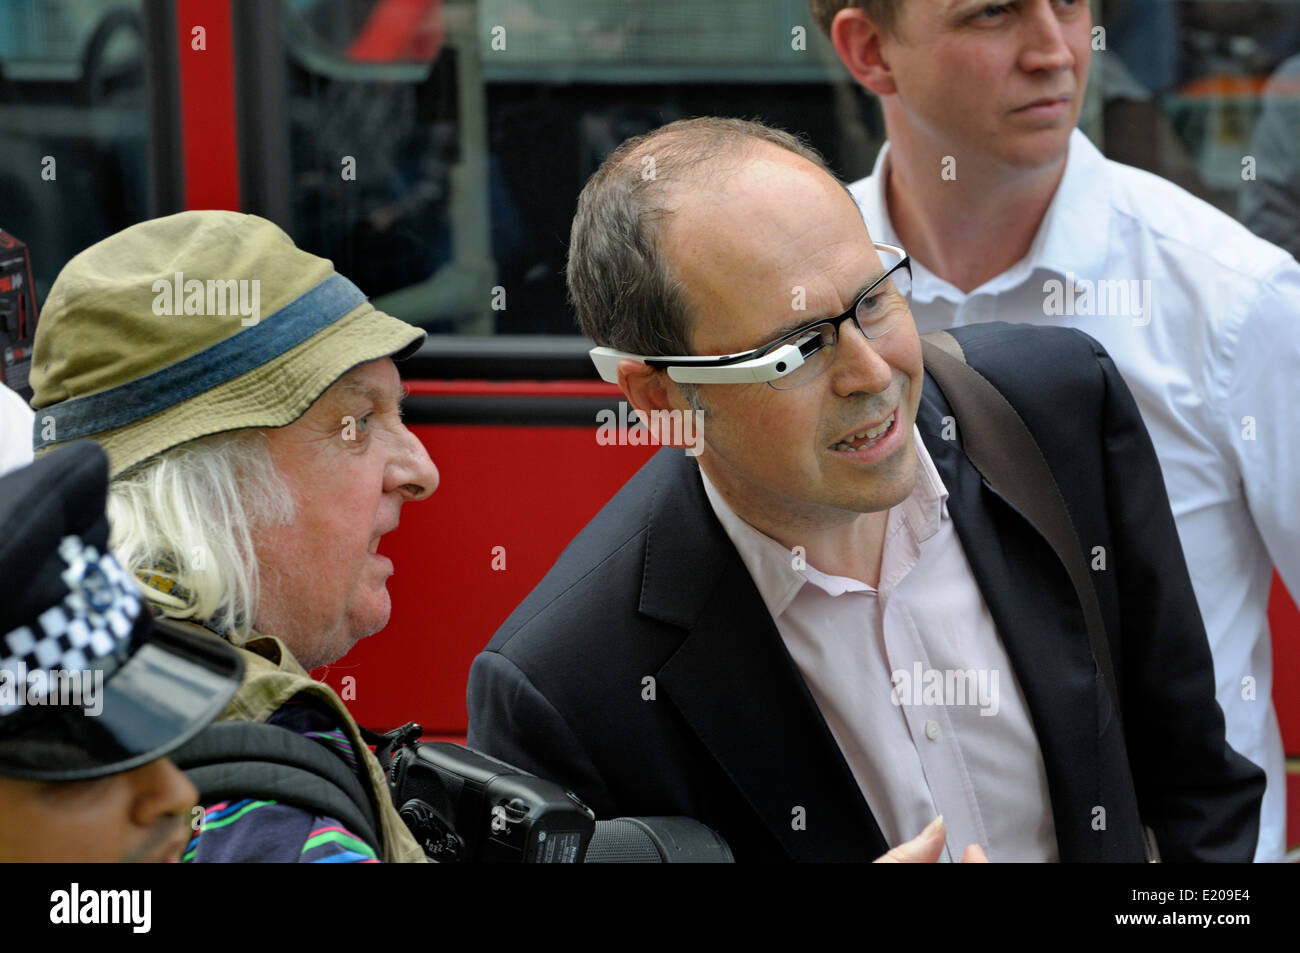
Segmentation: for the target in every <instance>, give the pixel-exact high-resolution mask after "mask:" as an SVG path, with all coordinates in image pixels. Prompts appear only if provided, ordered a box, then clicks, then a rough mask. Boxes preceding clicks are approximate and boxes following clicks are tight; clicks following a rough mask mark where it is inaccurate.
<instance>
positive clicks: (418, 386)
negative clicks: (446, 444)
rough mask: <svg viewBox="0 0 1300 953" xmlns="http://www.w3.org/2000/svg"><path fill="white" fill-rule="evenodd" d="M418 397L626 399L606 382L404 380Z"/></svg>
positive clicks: (409, 390)
mask: <svg viewBox="0 0 1300 953" xmlns="http://www.w3.org/2000/svg"><path fill="white" fill-rule="evenodd" d="M403 384H404V385H405V386H406V390H407V392H408V393H410V394H413V395H416V396H423V397H428V396H442V395H444V394H450V395H453V396H456V397H518V396H523V397H613V398H618V397H621V396H622V391H620V390H619V389H618V387H617V386H615V385H614V384H607V383H605V382H604V381H471V380H465V381H403Z"/></svg>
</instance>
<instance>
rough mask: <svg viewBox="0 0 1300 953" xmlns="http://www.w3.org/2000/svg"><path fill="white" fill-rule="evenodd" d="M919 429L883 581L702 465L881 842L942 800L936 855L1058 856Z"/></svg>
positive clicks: (1016, 704) (1039, 778) (1033, 759)
mask: <svg viewBox="0 0 1300 953" xmlns="http://www.w3.org/2000/svg"><path fill="white" fill-rule="evenodd" d="M914 438H915V445H916V455H917V459H918V461H919V464H920V466H919V467H918V468H917V478H916V485H915V487H914V488H913V490H912V493H911V494H910V495H909V496H908V497H907V499H905V500H904V501H903V502H902V503H900V504H898V505H897V506H895V507H894V508H893V509H891V510H890V511H889V518H888V521H887V523H886V527H885V543H884V551H883V554H882V561H881V567H880V584H879V586H877V587H872V586H869V585H867V584H866V583H864V582H861V581H860V580H857V579H850V578H847V577H845V576H831V575H827V574H826V573H823V572H821V571H819V570H818V569H817V568H816V567H814V566H811V565H807V564H806V560H805V559H804V558H803V557H802V554H801V553H799V552H798V551H797V550H796V551H793V552H792V551H791V550H789V549H786V548H785V547H784V546H782V545H781V544H780V543H778V542H777V541H776V540H774V539H772V538H771V537H769V536H766V535H764V534H762V533H760V532H759V531H758V530H756V529H754V528H753V527H752V526H750V525H749V524H748V523H746V522H745V521H744V520H742V519H741V518H740V517H739V516H737V515H736V514H735V512H734V511H733V510H732V509H731V507H730V506H728V505H727V502H726V501H725V500H724V499H723V498H722V495H721V494H720V493H719V492H718V491H717V489H716V488H715V487H714V486H713V484H712V483H710V482H709V478H708V477H707V476H705V475H704V472H703V471H702V470H701V472H700V476H701V477H702V479H703V481H704V489H705V492H706V493H707V494H708V497H709V503H710V504H711V505H712V506H713V511H714V513H716V514H717V517H718V519H719V521H720V522H721V523H722V526H723V528H724V529H725V530H726V532H727V535H728V536H729V537H730V538H731V541H732V543H733V544H734V545H735V547H736V550H737V552H739V554H740V558H741V560H742V561H743V562H744V563H745V567H746V568H747V569H748V570H749V574H750V576H751V577H752V578H753V580H754V584H755V586H756V587H757V588H758V592H759V595H760V596H762V598H763V602H764V603H765V604H766V606H767V610H768V612H770V613H771V615H772V618H773V620H774V621H775V622H776V627H777V631H778V632H780V633H781V638H782V639H783V640H784V642H785V646H786V649H787V650H788V651H789V652H790V656H791V657H792V658H793V659H794V662H795V664H796V665H797V666H798V668H799V671H800V672H801V673H802V675H803V678H804V682H805V683H807V685H808V689H809V691H810V692H811V693H812V696H813V698H814V699H815V700H816V702H817V705H818V707H819V708H820V709H821V713H822V717H823V718H824V719H825V720H826V724H827V725H828V726H829V728H830V730H831V734H832V735H833V736H834V737H835V740H836V742H837V743H838V744H839V747H840V751H841V752H842V753H843V754H844V759H845V760H846V761H847V762H848V765H849V768H850V769H851V770H852V772H853V776H854V778H856V779H857V782H858V786H859V787H860V788H861V789H862V795H863V797H865V798H866V801H867V804H868V806H869V807H870V808H871V812H872V814H873V815H875V818H876V822H877V823H878V824H879V825H880V829H881V831H882V833H883V834H884V835H885V839H886V840H887V841H888V843H889V845H890V846H891V847H893V846H897V845H898V844H901V843H903V842H904V841H907V840H910V839H911V838H913V837H915V836H916V835H917V834H919V833H920V832H921V830H922V829H923V828H924V827H925V826H926V824H928V823H929V822H930V821H931V820H932V819H933V818H934V817H935V815H936V814H942V815H943V818H944V824H945V826H946V827H947V829H948V838H947V844H946V852H945V855H943V856H942V857H941V859H942V860H948V861H955V860H960V859H961V854H962V851H963V850H964V849H965V847H966V845H967V844H972V843H978V844H980V845H981V846H982V847H983V848H984V850H985V852H986V853H987V854H988V858H989V860H990V861H1004V862H1005V861H1055V860H1058V859H1059V855H1058V852H1057V845H1056V825H1055V823H1054V821H1053V819H1052V807H1051V799H1050V796H1049V793H1048V788H1047V773H1046V770H1045V768H1044V766H1043V757H1042V753H1041V752H1040V750H1039V747H1038V738H1037V736H1036V734H1035V733H1034V726H1033V723H1032V721H1031V719H1030V716H1029V710H1028V708H1027V707H1026V706H1025V699H1024V695H1023V694H1022V693H1021V690H1020V685H1019V683H1018V681H1017V680H1016V677H1015V673H1014V672H1013V671H1012V670H1011V663H1010V660H1009V659H1008V658H1007V654H1006V650H1005V649H1004V648H1003V646H1002V640H1001V639H1000V638H999V637H998V632H997V629H996V627H995V626H994V624H993V618H992V616H991V615H990V614H989V610H988V607H987V606H986V605H985V604H984V599H983V597H982V596H981V595H980V591H979V587H978V586H977V585H976V583H975V577H974V575H973V574H972V573H971V569H970V565H969V563H967V561H966V554H965V552H964V551H963V550H962V548H961V543H960V542H959V541H958V538H957V535H956V532H955V530H954V527H953V523H952V519H951V518H950V517H949V516H948V506H947V499H948V491H947V489H946V488H945V487H944V485H943V481H942V480H941V479H940V478H939V473H938V471H937V470H935V468H934V463H933V462H932V461H931V459H930V454H929V452H928V451H927V450H926V448H925V444H924V443H922V441H921V435H920V432H919V431H916V430H915V428H914ZM1045 635H1046V633H1045ZM807 822H808V823H809V824H813V823H819V822H821V823H827V824H830V823H834V819H833V818H825V819H820V821H819V819H817V818H811V817H810V818H808V819H807Z"/></svg>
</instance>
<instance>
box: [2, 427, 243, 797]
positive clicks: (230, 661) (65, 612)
mask: <svg viewBox="0 0 1300 953" xmlns="http://www.w3.org/2000/svg"><path fill="white" fill-rule="evenodd" d="M107 487H108V461H107V458H106V457H105V455H104V452H103V450H101V449H100V448H99V447H98V446H97V445H95V444H93V443H90V442H83V443H76V444H72V445H70V446H68V447H67V448H66V449H63V450H60V451H58V452H55V453H51V454H49V455H48V456H46V457H44V458H42V459H41V460H38V461H37V462H36V463H34V464H32V465H31V466H28V467H24V468H23V469H21V470H17V471H14V472H13V473H10V474H7V475H6V476H4V477H0V586H3V587H4V591H5V592H6V594H7V595H6V598H5V599H4V600H3V601H2V604H0V775H9V776H12V777H19V778H33V779H40V780H49V781H67V780H76V779H81V778H93V777H99V776H102V775H106V774H115V773H117V772H119V771H126V770H129V769H131V768H135V767H138V766H140V765H143V764H147V763H148V762H150V761H153V760H155V759H156V758H159V757H162V756H163V755H165V754H167V753H168V752H169V751H172V750H173V749H175V748H177V747H179V746H180V745H182V744H184V743H185V742H186V741H188V740H189V739H190V738H192V737H193V736H194V735H196V734H197V733H198V732H199V731H200V730H202V729H203V728H204V727H206V726H207V725H208V723H209V722H211V721H213V720H214V719H215V718H216V717H217V715H219V714H220V713H221V711H222V709H224V708H225V706H226V704H227V702H229V701H230V699H231V698H232V697H233V696H234V694H235V691H236V689H238V687H239V680H240V676H241V675H242V672H243V662H242V660H241V659H240V657H239V654H238V653H237V652H236V651H235V650H234V649H232V648H231V647H230V646H229V645H227V644H226V643H224V642H223V641H222V640H221V639H219V638H217V637H215V636H205V635H195V634H193V633H191V632H188V631H185V630H183V629H181V628H179V627H176V626H173V625H171V624H170V623H168V622H166V621H164V620H161V619H154V618H153V616H152V614H151V613H150V610H149V607H148V604H147V603H146V602H145V600H144V598H143V597H142V595H141V593H140V590H139V588H138V587H137V586H136V584H135V581H134V580H133V579H132V578H131V576H130V574H129V573H127V572H126V571H124V570H123V569H122V567H121V566H119V565H118V564H117V561H116V560H114V559H113V557H112V555H110V554H109V552H108V520H107V518H106V516H105V514H104V500H105V497H106V494H107Z"/></svg>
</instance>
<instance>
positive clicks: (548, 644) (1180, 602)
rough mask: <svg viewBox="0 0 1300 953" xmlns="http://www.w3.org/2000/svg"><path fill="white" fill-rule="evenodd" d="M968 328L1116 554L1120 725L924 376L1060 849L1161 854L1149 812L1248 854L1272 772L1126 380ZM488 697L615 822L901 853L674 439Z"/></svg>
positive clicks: (517, 639)
mask: <svg viewBox="0 0 1300 953" xmlns="http://www.w3.org/2000/svg"><path fill="white" fill-rule="evenodd" d="M953 334H954V336H955V337H957V338H958V340H959V341H960V342H961V344H962V346H963V349H964V350H965V352H966V355H967V360H968V362H969V363H970V365H971V366H973V367H975V368H976V369H978V370H979V371H980V372H981V373H983V374H984V375H985V377H987V378H988V379H989V380H990V381H991V382H992V383H993V384H994V385H995V386H997V388H998V389H999V390H1000V391H1001V392H1002V393H1003V394H1004V395H1005V396H1006V398H1007V399H1008V400H1009V401H1010V403H1011V404H1012V406H1013V407H1015V408H1016V410H1017V411H1019V413H1020V415H1021V416H1022V417H1023V418H1024V420H1025V422H1026V424H1027V425H1028V426H1029V429H1030V430H1031V431H1032V433H1033V434H1034V436H1035V438H1036V439H1037V441H1038V443H1039V444H1040V446H1041V448H1042V450H1043V454H1044V456H1045V457H1046V459H1047V462H1048V464H1049V465H1050V467H1051V469H1052V471H1053V473H1054V474H1055V476H1056V480H1057V483H1058V484H1059V486H1060V489H1061V492H1062V495H1063V496H1064V497H1065V500H1066V503H1067V506H1068V509H1069V511H1070V514H1071V517H1072V519H1073V521H1074V525H1075V529H1076V531H1077V533H1078V535H1079V539H1080V542H1081V544H1082V546H1083V548H1084V551H1085V552H1086V553H1088V554H1089V563H1090V565H1091V564H1092V562H1093V559H1092V556H1091V554H1092V552H1093V547H1094V546H1102V547H1104V549H1105V554H1106V562H1105V569H1104V570H1096V571H1093V572H1092V577H1093V581H1094V584H1095V587H1096V590H1097V595H1098V598H1099V600H1100V603H1101V609H1102V614H1103V616H1104V620H1105V625H1106V631H1107V634H1108V639H1109V644H1110V647H1111V655H1112V658H1113V663H1114V667H1115V672H1116V679H1117V681H1118V688H1119V692H1120V705H1121V709H1122V715H1123V730H1122V731H1121V728H1120V724H1119V720H1118V719H1116V718H1115V716H1114V713H1113V710H1112V706H1111V703H1110V700H1109V697H1108V695H1107V691H1106V687H1105V683H1104V682H1103V681H1102V678H1101V675H1100V673H1099V670H1098V668H1097V665H1096V663H1095V660H1094V658H1093V655H1092V652H1091V649H1090V647H1089V642H1088V635H1087V629H1086V627H1085V623H1084V616H1083V611H1082V609H1081V607H1080V605H1079V601H1078V597H1077V596H1076V594H1075V591H1074V589H1073V588H1072V586H1071V583H1070V579H1069V576H1068V574H1067V572H1066V570H1065V568H1064V566H1063V564H1062V563H1061V562H1060V560H1059V559H1058V558H1057V557H1056V555H1055V553H1054V552H1053V550H1052V549H1051V548H1050V546H1049V545H1048V544H1047V542H1046V541H1045V540H1044V539H1043V537H1042V536H1041V535H1040V534H1039V533H1038V531H1037V530H1036V529H1035V528H1034V526H1033V525H1032V524H1030V523H1029V522H1028V521H1027V520H1026V519H1025V518H1024V517H1022V516H1021V515H1020V514H1019V513H1018V512H1017V511H1016V510H1015V509H1013V508H1012V507H1011V506H1010V505H1009V504H1008V503H1007V502H1006V501H1005V500H1004V499H1003V498H1002V497H1001V496H1000V495H999V494H998V493H997V492H996V491H994V490H993V489H992V487H991V486H990V485H989V484H987V483H986V482H985V481H984V480H983V478H982V477H981V476H980V474H979V473H978V472H977V471H976V469H975V468H974V467H973V466H972V465H971V463H970V461H969V460H967V459H966V456H965V455H964V453H963V451H962V447H961V443H960V433H961V421H960V420H958V421H957V437H958V439H957V440H945V439H943V437H942V436H941V431H942V429H943V418H944V417H945V416H947V415H948V414H950V413H951V411H950V408H949V406H948V403H947V401H946V400H945V399H944V396H943V394H942V392H941V391H940V390H939V388H938V386H937V385H936V384H935V383H934V381H933V379H932V378H930V377H929V375H928V374H927V376H926V380H925V386H924V390H923V393H922V398H921V404H920V409H919V412H918V415H917V426H918V428H919V430H920V433H921V435H922V438H923V439H924V441H925V444H926V447H927V448H928V450H929V452H930V455H931V457H932V458H933V460H934V464H935V466H936V468H937V469H938V471H939V474H940V476H941V477H942V479H943V482H944V484H945V486H946V487H947V488H948V491H949V500H948V506H949V512H950V513H951V515H952V518H953V521H954V525H955V527H956V530H957V536H958V538H959V539H960V541H961V545H962V547H963V549H964V550H965V552H966V556H967V559H968V561H969V563H970V565H971V568H972V571H973V572H974V575H975V579H976V582H977V583H978V585H979V588H980V591H981V593H982V594H983V597H984V600H985V602H986V603H987V605H988V607H989V610H990V611H991V613H992V615H993V619H994V621H995V623H996V624H997V629H998V633H999V634H1000V636H1001V638H1002V640H1003V642H1004V644H1005V646H1006V650H1007V654H1008V656H1009V658H1010V660H1011V664H1012V666H1013V667H1014V669H1015V674H1016V677H1017V678H1018V680H1019V682H1020V685H1021V687H1022V689H1023V691H1024V694H1025V699H1026V702H1027V704H1028V707H1029V712H1030V715H1031V717H1032V719H1033V723H1034V728H1035V730H1036V732H1037V736H1038V743H1039V746H1040V748H1041V750H1042V754H1043V761H1044V763H1045V765H1046V768H1047V780H1048V787H1049V789H1050V792H1051V801H1052V813H1053V817H1054V819H1055V823H1056V836H1057V841H1058V846H1059V848H1060V856H1061V859H1062V860H1067V861H1141V860H1142V859H1143V851H1142V841H1141V825H1140V822H1139V817H1141V820H1142V822H1145V823H1146V824H1147V825H1148V826H1150V827H1151V828H1153V830H1154V832H1155V835H1156V839H1157V843H1158V844H1159V847H1160V852H1161V855H1162V857H1163V859H1164V860H1167V861H1168V860H1213V861H1249V860H1250V859H1251V857H1252V855H1253V852H1254V848H1255V842H1256V838H1257V829H1258V825H1259V803H1260V798H1261V797H1262V794H1263V790H1264V776H1263V772H1261V771H1260V770H1259V769H1258V768H1256V767H1255V766H1254V765H1253V764H1251V763H1250V762H1248V761H1246V760H1245V759H1244V758H1242V757H1241V756H1240V755H1238V754H1237V753H1236V752H1234V751H1233V750H1232V749H1231V748H1230V747H1229V746H1228V745H1227V743H1226V742H1225V740H1224V727H1223V715H1222V713H1221V711H1220V709H1219V707H1218V705H1217V704H1216V702H1215V700H1214V678H1213V669H1212V665H1211V661H1210V651H1209V647H1208V644H1207V642H1206V637H1205V631H1204V629H1203V627H1202V623H1201V618H1200V614H1199V611H1198V610H1197V606H1196V601H1195V597H1194V596H1193V594H1192V588H1191V583H1190V581H1189V579H1188V575H1187V569H1186V566H1185V564H1184V562H1183V554H1182V548H1181V546H1180V545H1179V541H1178V537H1177V535H1176V532H1175V529H1174V521H1173V517H1172V515H1171V514H1170V510H1169V502H1168V499H1167V497H1166V496H1165V488H1164V483H1163V480H1162V477H1161V473H1160V468H1159V465H1158V463H1157V462H1156V457H1155V453H1154V451H1153V449H1152V446H1151V441H1150V438H1149V437H1148V436H1147V431H1146V428H1145V426H1144V425H1143V423H1142V420H1141V418H1140V416H1139V414H1138V410H1137V407H1136V405H1135V404H1134V402H1133V398H1132V396H1131V395H1130V394H1129V391H1128V388H1127V387H1126V386H1125V385H1124V383H1123V381H1122V380H1121V378H1120V375H1119V373H1118V371H1117V370H1116V369H1115V366H1114V364H1113V363H1112V362H1111V360H1110V357H1109V356H1108V355H1107V354H1106V352H1105V350H1104V349H1103V348H1102V347H1101V345H1100V344H1098V343H1097V342H1096V341H1094V340H1093V339H1092V338H1090V337H1088V336H1087V335H1084V334H1082V333H1080V332H1078V331H1074V330H1069V329H1062V328H1039V327H1011V326H1008V325H1005V324H986V325H980V326H975V327H967V328H960V329H957V330H955V331H954V332H953ZM648 676H649V677H652V678H653V679H654V681H653V682H648V681H646V679H647V677H648ZM651 685H653V688H654V692H653V694H654V698H653V700H647V697H646V696H648V695H649V694H650V692H649V691H648V686H651ZM468 702H469V739H468V741H469V745H470V746H471V747H474V748H478V749H480V750H482V751H485V752H488V753H489V754H492V755H494V756H496V757H498V758H501V759H502V760H504V761H508V762H511V763H513V764H516V765H518V766H520V767H522V768H525V769H526V770H528V771H532V772H534V773H536V774H538V775H540V776H542V777H546V778H550V779H553V780H556V781H559V782H561V783H563V784H566V785H568V786H569V787H570V788H572V789H573V791H575V792H576V793H577V794H578V795H579V796H580V797H581V798H582V799H583V800H585V801H586V802H587V803H588V804H589V805H590V806H591V807H592V808H594V809H595V811H596V812H597V816H598V817H614V816H619V815H665V814H680V815H686V816H689V817H693V818H696V819H698V820H700V821H702V822H703V823H705V824H707V825H709V826H710V827H712V828H714V829H715V830H717V831H718V832H719V833H721V834H722V835H723V837H725V838H726V840H727V841H728V843H729V844H730V845H731V848H732V850H733V852H734V854H735V856H736V859H737V860H739V861H744V860H785V859H793V860H846V861H849V860H852V861H867V860H872V859H874V858H876V857H878V856H879V855H880V854H882V853H884V852H885V851H886V850H887V849H888V847H889V846H892V845H887V844H886V843H885V841H884V839H883V837H882V835H881V833H880V829H879V827H878V825H877V823H876V821H875V819H874V817H873V816H872V814H871V812H870V810H869V808H868V806H867V803H866V801H865V799H864V798H863V796H862V794H861V791H860V790H859V788H858V786H857V783H856V782H855V781H854V779H853V776H852V774H851V773H850V771H849V768H848V765H847V764H846V762H845V760H844V758H843V756H842V754H841V753H840V750H839V748H838V746H837V745H836V743H835V741H834V739H833V737H832V735H831V733H830V731H829V729H828V728H827V726H826V724H825V722H824V721H823V719H822V716H821V713H820V711H819V710H818V708H817V705H816V703H815V702H814V701H813V699H812V696H811V695H810V694H809V691H808V688H807V686H806V685H805V684H804V682H803V679H802V677H801V676H800V674H799V672H798V670H797V668H796V667H795V665H794V663H793V661H792V660H791V658H790V656H789V654H788V652H787V651H786V649H785V646H784V643H783V642H782V640H781V637H780V634H779V633H778V632H777V629H776V626H775V624H774V623H773V621H772V618H771V616H769V615H768V613H767V611H766V609H765V608H764V605H763V602H762V600H761V598H760V597H759V594H758V591H757V589H756V588H755V587H754V584H753V581H752V580H751V579H750V577H749V574H748V572H747V571H746V569H745V566H744V564H743V563H742V562H741V559H740V556H739V554H738V553H737V552H736V549H735V547H734V546H733V545H732V543H731V540H730V539H729V538H728V536H727V534H726V532H725V531H724V530H723V528H722V526H721V524H720V523H719V522H718V520H717V518H716V517H715V516H714V513H713V510H712V508H711V507H710V506H709V502H708V499H707V498H706V496H705V493H704V489H703V486H702V484H701V482H700V477H699V475H698V473H697V472H696V465H695V463H694V461H693V460H691V459H689V458H687V457H686V456H685V455H684V454H683V452H682V451H680V450H672V449H667V450H663V451H660V452H659V453H658V454H656V455H655V456H654V458H652V459H651V460H650V462H649V463H647V464H646V466H645V467H644V468H643V469H642V470H641V471H640V472H639V473H637V474H636V476H634V477H633V478H632V479H631V480H630V481H629V482H628V483H627V485H626V486H624V487H623V489H622V490H621V491H619V493H618V494H617V495H616V496H615V497H614V498H613V499H612V500H611V501H610V502H609V503H608V504H607V505H606V506H605V508H604V509H603V510H601V512H600V513H599V514H597V515H596V517H595V519H593V520H592V521H591V523H590V524H589V525H588V526H587V527H586V528H585V529H584V530H583V531H582V533H581V534H580V535H579V536H578V537H576V538H575V539H574V540H573V542H572V543H571V544H570V545H569V547H568V548H567V549H566V550H565V551H564V553H563V554H562V555H561V556H560V558H559V560H558V561H557V562H556V564H555V566H554V567H553V568H552V569H551V571H550V572H549V573H548V574H547V575H546V577H545V578H544V579H543V580H542V581H541V583H539V584H538V586H537V588H536V589H534V590H533V592H532V593H531V594H530V595H529V596H528V598H527V599H525V600H524V602H523V603H521V604H520V606H519V607H518V608H517V609H516V610H515V612H514V613H513V614H512V615H511V616H510V618H508V619H507V620H506V622H505V624H504V625H502V627H501V629H500V630H499V631H498V632H497V633H496V635H495V636H494V637H493V639H492V641H491V642H490V643H489V644H488V646H487V648H486V649H485V650H484V651H483V653H482V654H480V655H479V656H478V658H477V659H476V660H475V662H474V665H473V667H472V669H471V671H470V680H469V692H468ZM966 743H971V742H970V741H969V740H968V741H967V742H966ZM796 807H802V808H804V811H805V821H806V829H803V830H796V829H794V826H793V824H792V817H793V814H792V812H793V811H794V809H795V808H796ZM1097 807H1102V808H1104V809H1105V814H1104V823H1105V829H1104V830H1097V829H1094V828H1095V826H1096V825H1097V820H1096V819H1097V818H1099V817H1101V815H1100V814H1099V813H1098V812H1097V811H1095V808H1097ZM962 846H964V845H956V848H957V849H958V850H960V849H961V847H962ZM992 846H993V848H994V849H996V845H992ZM995 856H996V855H995Z"/></svg>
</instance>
